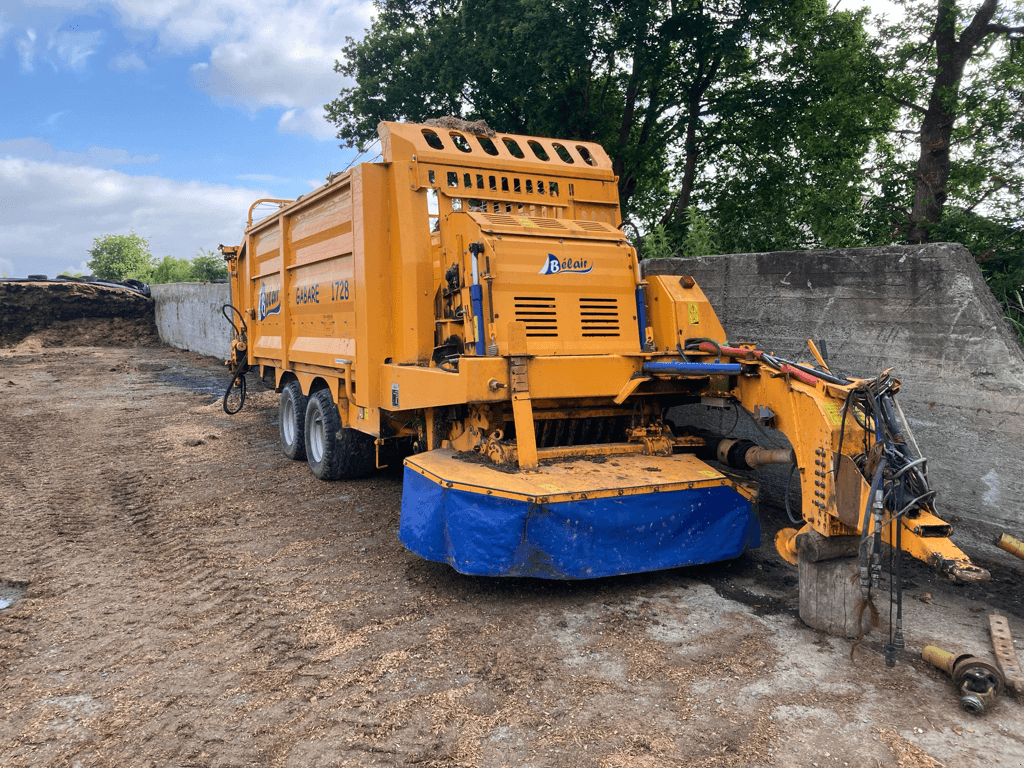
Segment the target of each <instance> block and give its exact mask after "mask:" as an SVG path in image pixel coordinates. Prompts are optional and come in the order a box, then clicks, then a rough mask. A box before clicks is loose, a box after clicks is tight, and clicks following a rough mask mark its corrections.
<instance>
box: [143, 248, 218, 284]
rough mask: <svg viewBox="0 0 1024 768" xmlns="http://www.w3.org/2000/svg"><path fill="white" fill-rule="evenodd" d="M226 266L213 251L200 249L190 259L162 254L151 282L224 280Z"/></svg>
mask: <svg viewBox="0 0 1024 768" xmlns="http://www.w3.org/2000/svg"><path fill="white" fill-rule="evenodd" d="M227 277H228V268H227V265H226V264H225V263H224V260H223V259H222V258H220V257H219V256H218V255H217V254H216V252H214V251H204V250H200V251H199V252H198V253H197V254H196V255H195V256H194V257H193V258H192V260H191V261H189V260H188V259H176V258H174V257H173V256H164V258H163V260H162V261H161V262H160V263H159V264H157V265H156V267H155V268H154V270H153V275H152V278H151V280H150V282H152V283H203V282H206V281H208V280H226V279H227Z"/></svg>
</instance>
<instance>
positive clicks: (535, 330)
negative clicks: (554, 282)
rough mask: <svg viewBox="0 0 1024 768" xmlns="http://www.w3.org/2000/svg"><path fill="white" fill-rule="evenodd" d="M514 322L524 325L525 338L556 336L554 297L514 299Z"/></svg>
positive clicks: (522, 297)
mask: <svg viewBox="0 0 1024 768" xmlns="http://www.w3.org/2000/svg"><path fill="white" fill-rule="evenodd" d="M514 302H515V310H516V320H518V321H521V322H524V323H526V335H527V336H548V337H554V336H558V310H557V308H556V307H555V297H554V296H516V297H514Z"/></svg>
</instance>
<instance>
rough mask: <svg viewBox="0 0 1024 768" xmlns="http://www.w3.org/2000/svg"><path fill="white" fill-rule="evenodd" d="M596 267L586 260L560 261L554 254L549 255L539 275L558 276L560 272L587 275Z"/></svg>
mask: <svg viewBox="0 0 1024 768" xmlns="http://www.w3.org/2000/svg"><path fill="white" fill-rule="evenodd" d="M593 269H594V265H593V264H591V263H590V262H589V261H587V260H586V259H566V260H565V261H559V260H558V257H557V256H555V254H553V253H549V254H548V260H547V261H546V262H544V266H543V267H541V269H540V272H538V273H537V274H538V275H557V274H558V273H559V272H570V273H575V274H577V275H585V274H587V273H588V272H591V271H593Z"/></svg>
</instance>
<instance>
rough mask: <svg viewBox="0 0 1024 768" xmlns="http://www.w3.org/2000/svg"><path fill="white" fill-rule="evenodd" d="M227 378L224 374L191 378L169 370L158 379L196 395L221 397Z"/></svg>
mask: <svg viewBox="0 0 1024 768" xmlns="http://www.w3.org/2000/svg"><path fill="white" fill-rule="evenodd" d="M225 370H226V369H225ZM229 377H230V374H225V375H224V376H192V375H190V374H187V373H182V372H181V371H175V370H170V371H164V372H163V373H161V374H160V377H159V378H160V381H163V382H166V383H168V384H170V385H172V386H175V387H181V388H183V389H187V390H189V391H190V392H195V393H196V394H197V395H212V396H214V397H221V396H222V395H223V394H224V390H225V388H226V387H227V385H228V378H229Z"/></svg>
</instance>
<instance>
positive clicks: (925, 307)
mask: <svg viewBox="0 0 1024 768" xmlns="http://www.w3.org/2000/svg"><path fill="white" fill-rule="evenodd" d="M644 268H645V272H646V274H673V275H675V274H689V275H693V276H694V278H695V279H696V280H697V282H698V284H699V285H700V286H701V288H702V289H703V290H704V292H705V293H706V294H707V296H708V298H709V299H710V301H711V303H712V305H713V306H714V307H715V308H716V310H717V312H718V316H719V319H720V320H721V321H722V325H723V326H724V327H725V331H726V334H727V335H728V337H729V341H730V342H733V343H735V342H745V341H750V342H756V343H757V344H758V346H759V347H761V348H762V349H766V350H768V351H771V352H775V353H777V354H779V355H781V356H783V357H788V358H790V359H798V360H802V361H805V362H811V361H812V360H813V358H812V357H811V355H810V352H809V350H808V348H807V339H814V340H815V342H817V341H818V340H819V339H824V340H825V341H826V342H827V344H828V351H829V356H830V366H831V368H832V369H833V371H836V372H838V373H843V374H849V375H853V376H860V377H865V378H866V377H869V376H874V375H875V374H877V373H879V372H881V371H883V370H885V369H887V368H890V367H892V368H895V371H894V372H893V373H894V375H895V376H896V377H897V378H898V379H899V380H900V381H901V382H902V385H903V387H902V390H901V392H900V395H899V401H900V404H901V405H902V407H903V409H904V411H905V412H906V415H907V419H908V421H909V422H910V425H911V428H912V429H913V430H914V434H915V437H916V438H917V441H918V443H919V444H920V446H921V450H922V452H923V453H924V455H925V456H927V457H928V467H929V478H930V479H931V481H932V486H933V487H934V488H935V489H936V490H938V491H939V496H938V500H937V507H938V510H939V512H940V514H941V515H946V516H948V517H949V518H951V519H956V520H959V521H960V522H968V523H971V524H974V527H975V531H976V532H978V533H984V534H986V535H987V534H989V533H991V532H992V531H993V530H995V529H1004V530H1008V531H1010V532H1015V533H1016V534H1017V535H1020V534H1021V533H1024V501H1022V499H1024V350H1022V348H1021V346H1020V344H1019V343H1018V341H1017V339H1016V337H1015V336H1014V335H1013V333H1011V331H1010V330H1009V326H1008V324H1007V322H1006V320H1005V319H1003V313H1002V311H1001V309H1000V307H999V304H998V303H997V302H996V300H995V298H994V297H993V296H992V293H991V291H990V290H989V289H988V286H986V285H985V281H984V280H983V278H982V276H981V272H980V271H979V269H978V267H977V265H976V264H975V262H974V259H973V258H972V257H971V255H970V253H968V252H967V250H966V249H964V248H963V247H962V246H960V245H956V244H946V243H939V244H930V245H924V246H893V247H886V248H857V249H845V250H832V251H794V252H785V253H744V254H736V255H731V256H706V257H703V258H699V259H658V260H652V261H647V262H644Z"/></svg>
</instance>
